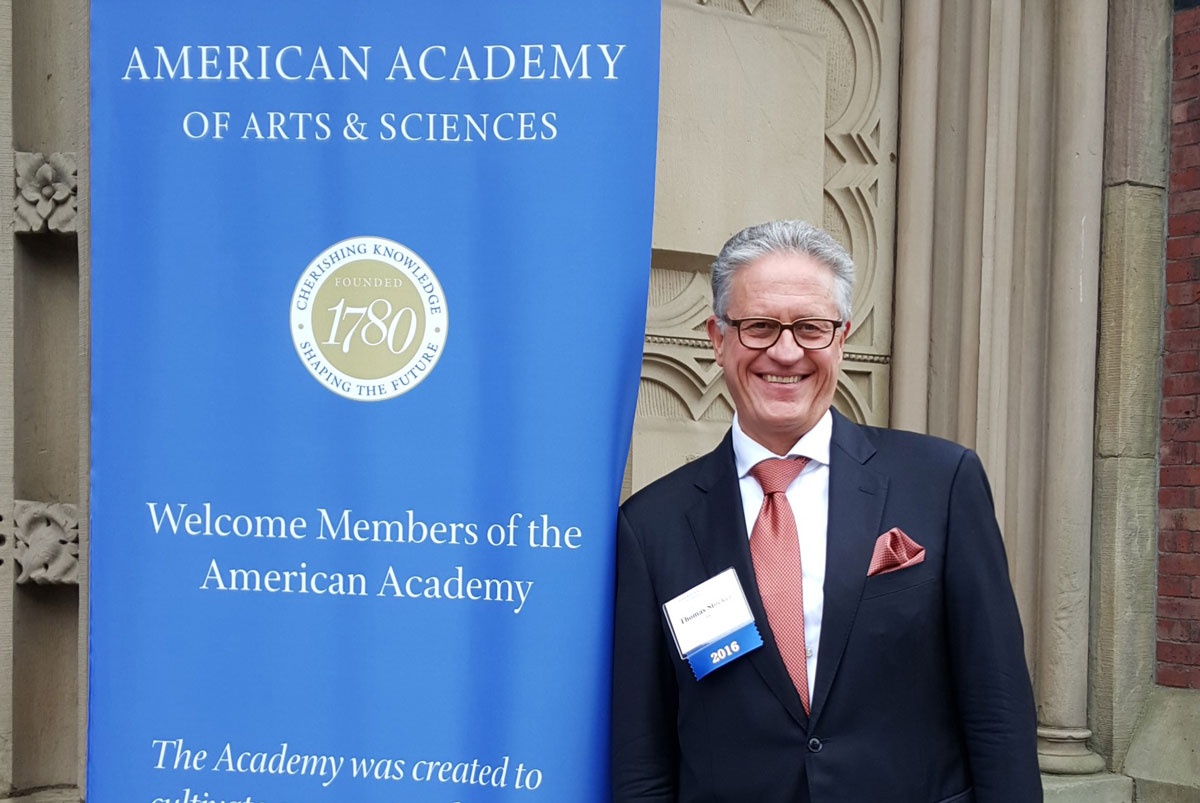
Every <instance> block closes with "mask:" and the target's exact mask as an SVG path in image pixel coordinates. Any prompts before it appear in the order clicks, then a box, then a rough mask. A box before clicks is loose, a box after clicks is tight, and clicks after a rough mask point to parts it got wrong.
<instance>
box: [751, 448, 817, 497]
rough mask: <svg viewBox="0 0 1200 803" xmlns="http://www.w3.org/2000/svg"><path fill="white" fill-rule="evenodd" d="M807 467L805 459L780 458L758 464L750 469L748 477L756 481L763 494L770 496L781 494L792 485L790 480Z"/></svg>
mask: <svg viewBox="0 0 1200 803" xmlns="http://www.w3.org/2000/svg"><path fill="white" fill-rule="evenodd" d="M806 465H808V458H807V457H799V458H796V459H793V460H784V459H782V458H772V459H769V460H764V461H762V462H761V463H758V464H757V465H755V466H754V468H752V469H750V476H752V477H754V479H756V480H757V481H758V484H759V485H761V486H762V489H763V494H764V495H766V496H770V495H771V494H774V493H782V492H784V491H786V490H787V489H788V486H789V485H791V484H792V480H794V479H796V477H798V476H800V472H801V471H803V470H804V467H805V466H806Z"/></svg>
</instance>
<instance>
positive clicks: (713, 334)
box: [708, 315, 725, 368]
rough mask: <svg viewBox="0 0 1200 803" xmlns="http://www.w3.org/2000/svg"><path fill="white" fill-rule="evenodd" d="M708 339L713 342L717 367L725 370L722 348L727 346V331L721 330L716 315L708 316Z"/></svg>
mask: <svg viewBox="0 0 1200 803" xmlns="http://www.w3.org/2000/svg"><path fill="white" fill-rule="evenodd" d="M708 339H709V340H711V341H712V347H713V356H714V357H716V358H717V365H720V366H721V367H722V368H724V367H725V366H724V364H722V362H721V360H722V357H721V347H722V346H723V345H724V344H725V331H724V330H723V329H721V324H720V322H719V321H717V316H716V315H710V316H708Z"/></svg>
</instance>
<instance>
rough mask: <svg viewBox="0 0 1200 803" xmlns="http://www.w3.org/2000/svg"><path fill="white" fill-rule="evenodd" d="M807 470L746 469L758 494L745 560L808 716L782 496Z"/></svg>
mask: <svg viewBox="0 0 1200 803" xmlns="http://www.w3.org/2000/svg"><path fill="white" fill-rule="evenodd" d="M807 464H808V458H807V457H801V458H799V459H796V460H779V459H773V460H764V461H762V462H761V463H759V464H758V465H756V466H755V467H754V468H752V469H750V475H751V476H752V477H754V479H755V480H757V481H758V484H759V485H761V486H762V489H763V504H762V509H761V510H759V511H758V519H757V520H756V521H755V522H754V532H753V533H751V534H750V556H751V557H752V558H753V559H754V575H755V577H756V578H757V579H758V593H759V594H760V595H761V596H762V604H763V608H764V609H765V610H766V612H767V623H768V624H769V625H770V626H771V632H772V633H773V634H774V635H775V644H776V645H777V646H778V647H779V654H780V656H781V657H782V658H783V665H784V666H786V667H787V671H788V674H789V675H790V676H791V678H792V684H793V685H794V686H795V687H796V691H797V692H798V693H799V694H800V703H801V705H803V706H804V713H806V714H807V713H808V657H807V655H806V648H805V641H804V585H803V582H802V580H803V577H804V575H803V573H802V571H801V568H800V541H799V538H798V536H797V534H796V519H795V517H793V515H792V506H791V505H789V504H788V500H787V495H786V493H785V492H786V491H787V488H788V486H789V485H791V484H792V480H794V479H796V477H798V476H799V475H800V472H801V471H803V470H804V466H805V465H807Z"/></svg>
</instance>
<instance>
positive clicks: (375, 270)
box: [291, 237, 447, 401]
mask: <svg viewBox="0 0 1200 803" xmlns="http://www.w3.org/2000/svg"><path fill="white" fill-rule="evenodd" d="M446 325H447V315H446V298H445V295H444V294H443V292H442V286H441V284H440V283H439V282H438V279H437V276H436V275H434V272H433V270H432V269H430V267H429V265H428V264H426V262H425V260H423V259H421V257H419V256H417V254H416V253H414V252H413V251H412V250H410V249H409V248H407V247H405V246H403V245H401V244H400V243H397V242H394V241H392V240H388V239H384V238H382V237H352V238H350V239H348V240H342V241H341V242H339V243H336V244H334V245H331V246H330V247H329V248H326V249H325V250H324V251H322V252H321V253H320V254H318V255H317V256H316V258H314V259H313V261H312V262H310V263H309V264H308V267H306V268H305V269H304V273H303V274H301V276H300V280H299V281H298V282H297V283H296V289H295V291H294V292H293V293H292V305H291V328H292V342H293V343H294V344H295V346H296V353H297V354H298V355H300V360H301V362H303V363H304V366H305V367H306V368H307V369H308V372H309V373H310V374H312V376H313V378H314V379H316V380H317V381H318V382H320V383H321V384H322V385H324V386H325V387H326V388H328V389H329V390H331V391H333V392H334V393H336V394H338V395H339V396H344V397H346V398H347V399H353V400H354V401H383V400H384V399H391V398H394V397H396V396H399V395H400V394H402V393H407V392H408V391H410V390H412V389H413V388H414V387H416V386H417V385H419V384H420V383H421V382H422V381H424V380H425V378H426V377H427V376H429V374H430V372H431V371H432V370H433V367H434V366H435V365H437V362H438V360H439V359H440V358H441V356H442V349H443V347H444V346H445V344H446Z"/></svg>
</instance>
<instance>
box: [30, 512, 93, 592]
mask: <svg viewBox="0 0 1200 803" xmlns="http://www.w3.org/2000/svg"><path fill="white" fill-rule="evenodd" d="M15 513H16V535H17V543H16V547H17V554H16V558H17V565H18V566H19V567H20V568H21V573H20V575H19V576H18V577H17V582H18V583H38V584H39V585H46V584H56V585H74V584H76V583H78V582H79V519H78V516H77V513H76V508H75V505H72V504H68V503H65V502H54V503H47V502H29V501H25V500H22V499H18V500H16V504H15Z"/></svg>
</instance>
